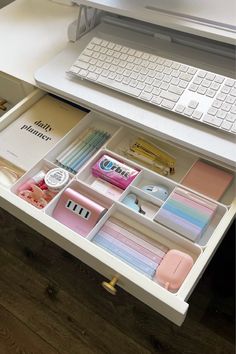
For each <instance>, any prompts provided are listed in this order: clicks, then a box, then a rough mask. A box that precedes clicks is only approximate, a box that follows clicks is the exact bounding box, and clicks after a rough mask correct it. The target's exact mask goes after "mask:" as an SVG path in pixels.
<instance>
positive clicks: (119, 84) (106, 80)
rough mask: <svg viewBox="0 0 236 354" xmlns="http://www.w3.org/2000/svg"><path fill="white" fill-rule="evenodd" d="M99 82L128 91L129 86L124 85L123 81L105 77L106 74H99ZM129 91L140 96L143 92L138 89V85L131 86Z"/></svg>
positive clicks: (132, 94)
mask: <svg viewBox="0 0 236 354" xmlns="http://www.w3.org/2000/svg"><path fill="white" fill-rule="evenodd" d="M97 82H100V83H102V84H104V85H109V86H110V87H113V88H115V89H117V90H120V91H125V92H126V91H127V86H126V85H124V84H123V83H122V82H117V81H115V80H110V79H109V78H107V77H104V76H99V78H98V79H97ZM129 93H130V95H131V96H135V97H138V96H139V95H140V93H141V90H138V89H137V88H136V87H130V86H129Z"/></svg>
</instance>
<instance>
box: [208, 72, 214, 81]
mask: <svg viewBox="0 0 236 354" xmlns="http://www.w3.org/2000/svg"><path fill="white" fill-rule="evenodd" d="M214 78H215V74H212V73H207V75H206V79H207V80H210V81H213V80H214Z"/></svg>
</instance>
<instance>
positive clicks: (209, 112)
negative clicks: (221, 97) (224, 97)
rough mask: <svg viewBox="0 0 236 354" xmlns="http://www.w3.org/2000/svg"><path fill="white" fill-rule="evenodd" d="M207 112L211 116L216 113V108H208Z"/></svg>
mask: <svg viewBox="0 0 236 354" xmlns="http://www.w3.org/2000/svg"><path fill="white" fill-rule="evenodd" d="M207 113H208V114H210V115H212V116H215V115H216V113H217V109H216V108H214V107H211V108H209V109H208V111H207Z"/></svg>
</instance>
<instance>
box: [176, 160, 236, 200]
mask: <svg viewBox="0 0 236 354" xmlns="http://www.w3.org/2000/svg"><path fill="white" fill-rule="evenodd" d="M232 179H233V173H231V172H228V171H225V170H223V169H221V168H219V167H217V166H214V165H211V164H209V163H207V162H204V161H202V160H198V161H197V162H196V163H195V164H194V165H193V167H192V168H191V169H190V170H189V172H188V173H187V175H186V176H185V177H184V179H183V180H182V182H181V184H182V185H184V186H186V187H188V188H191V189H193V190H195V191H196V192H199V193H201V194H204V195H206V196H208V197H210V198H212V199H215V200H219V199H220V198H221V197H222V195H223V194H224V192H225V191H226V189H227V188H228V186H229V185H230V183H231V181H232Z"/></svg>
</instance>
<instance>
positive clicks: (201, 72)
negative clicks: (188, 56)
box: [197, 70, 206, 78]
mask: <svg viewBox="0 0 236 354" xmlns="http://www.w3.org/2000/svg"><path fill="white" fill-rule="evenodd" d="M197 76H199V77H201V78H204V77H205V76H206V71H204V70H200V71H199V73H198V75H197Z"/></svg>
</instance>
